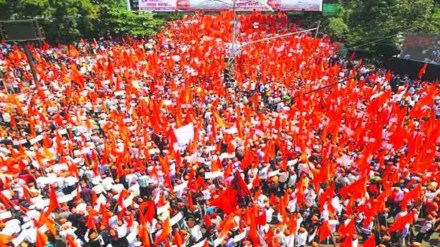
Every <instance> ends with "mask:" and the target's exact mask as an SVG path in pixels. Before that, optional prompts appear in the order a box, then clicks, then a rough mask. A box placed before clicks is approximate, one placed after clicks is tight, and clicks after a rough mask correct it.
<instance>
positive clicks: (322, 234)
mask: <svg viewBox="0 0 440 247" xmlns="http://www.w3.org/2000/svg"><path fill="white" fill-rule="evenodd" d="M317 234H318V236H319V242H323V241H324V240H326V239H327V238H328V237H330V236H331V235H332V229H331V228H330V224H329V223H328V221H325V222H324V223H323V224H322V225H321V226H320V227H319V228H318V231H317Z"/></svg>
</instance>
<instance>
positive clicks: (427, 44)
mask: <svg viewBox="0 0 440 247" xmlns="http://www.w3.org/2000/svg"><path fill="white" fill-rule="evenodd" d="M400 58H403V59H408V60H414V61H419V62H423V63H432V64H436V65H440V36H439V35H437V36H435V35H432V36H430V35H423V34H408V35H406V37H405V40H404V42H403V47H402V51H401V52H400Z"/></svg>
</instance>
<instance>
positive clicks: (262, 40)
mask: <svg viewBox="0 0 440 247" xmlns="http://www.w3.org/2000/svg"><path fill="white" fill-rule="evenodd" d="M313 30H316V28H310V29H306V30H302V31H298V32H293V33H286V34H282V35H278V36H274V37H269V38H265V39H258V40H255V41H251V42H248V43H245V44H243V45H242V46H241V47H240V48H243V47H245V46H248V45H252V44H255V43H258V42H264V41H268V40H272V39H279V38H283V37H287V36H291V35H295V34H300V33H306V32H310V31H313Z"/></svg>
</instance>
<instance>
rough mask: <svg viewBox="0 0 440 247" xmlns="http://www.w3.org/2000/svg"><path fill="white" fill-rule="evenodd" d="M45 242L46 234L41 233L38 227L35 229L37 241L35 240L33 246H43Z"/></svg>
mask: <svg viewBox="0 0 440 247" xmlns="http://www.w3.org/2000/svg"><path fill="white" fill-rule="evenodd" d="M46 243H47V236H46V234H44V233H42V232H41V231H40V229H37V241H36V242H35V247H44V246H45V245H46Z"/></svg>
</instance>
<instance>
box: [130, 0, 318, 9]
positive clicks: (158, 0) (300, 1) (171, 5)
mask: <svg viewBox="0 0 440 247" xmlns="http://www.w3.org/2000/svg"><path fill="white" fill-rule="evenodd" d="M129 1H130V7H131V9H132V10H136V9H135V8H136V4H135V2H137V4H138V9H139V11H155V12H174V11H197V10H205V11H223V10H232V7H233V5H234V2H235V7H236V11H239V12H248V11H254V10H257V11H268V10H276V11H322V0H129Z"/></svg>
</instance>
